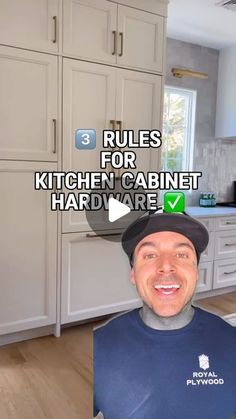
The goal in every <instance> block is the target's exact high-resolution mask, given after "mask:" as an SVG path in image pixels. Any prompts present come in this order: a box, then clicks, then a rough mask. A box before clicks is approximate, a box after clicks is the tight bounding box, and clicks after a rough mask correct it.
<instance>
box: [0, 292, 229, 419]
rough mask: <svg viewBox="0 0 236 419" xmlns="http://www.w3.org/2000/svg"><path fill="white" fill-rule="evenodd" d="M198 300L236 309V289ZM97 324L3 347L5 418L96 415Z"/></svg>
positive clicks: (0, 385)
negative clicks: (94, 349)
mask: <svg viewBox="0 0 236 419" xmlns="http://www.w3.org/2000/svg"><path fill="white" fill-rule="evenodd" d="M194 304H195V305H199V306H200V307H202V308H205V309H206V310H208V311H212V312H214V313H216V314H219V315H227V314H231V313H236V292H234V293H230V294H225V295H223V296H219V297H211V298H206V299H204V300H200V301H195V302H194ZM97 324H99V323H96V325H97ZM93 326H94V324H93V323H89V324H87V325H80V326H74V327H71V328H68V329H64V330H63V331H62V336H61V337H60V338H55V337H53V336H49V337H43V338H38V339H32V340H29V341H26V342H21V343H17V344H15V343H14V344H11V345H8V346H5V347H1V348H0V419H55V418H56V419H91V418H92V382H93V381H92V365H93V363H92V328H93Z"/></svg>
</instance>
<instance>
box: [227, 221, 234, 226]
mask: <svg viewBox="0 0 236 419" xmlns="http://www.w3.org/2000/svg"><path fill="white" fill-rule="evenodd" d="M225 224H228V225H236V221H226V223H225Z"/></svg>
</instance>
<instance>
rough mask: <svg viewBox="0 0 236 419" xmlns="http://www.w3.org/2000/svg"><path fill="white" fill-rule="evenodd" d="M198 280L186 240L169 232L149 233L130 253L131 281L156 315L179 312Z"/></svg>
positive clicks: (196, 270)
mask: <svg viewBox="0 0 236 419" xmlns="http://www.w3.org/2000/svg"><path fill="white" fill-rule="evenodd" d="M197 279H198V269H197V256H196V252H195V249H194V246H193V244H192V242H191V241H190V240H188V239H187V237H185V236H183V235H182V234H179V233H174V232H171V231H163V232H159V233H153V234H150V235H149V236H146V237H145V238H144V239H143V240H141V241H140V242H139V243H138V245H137V246H136V248H135V251H134V266H133V268H132V271H131V282H132V283H133V284H136V287H137V291H138V293H139V295H140V297H141V299H142V300H143V301H144V302H145V303H146V304H147V305H148V306H149V307H150V308H151V309H152V310H153V311H154V312H155V313H156V314H158V315H159V316H162V317H170V316H175V315H176V314H178V313H180V312H181V311H182V309H183V308H184V306H185V305H186V304H187V303H188V302H189V301H190V300H191V298H192V296H193V293H194V290H195V286H196V281H197Z"/></svg>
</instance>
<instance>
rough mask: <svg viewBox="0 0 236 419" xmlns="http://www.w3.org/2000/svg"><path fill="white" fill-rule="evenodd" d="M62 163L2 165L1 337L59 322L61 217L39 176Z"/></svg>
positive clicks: (0, 248) (0, 190)
mask: <svg viewBox="0 0 236 419" xmlns="http://www.w3.org/2000/svg"><path fill="white" fill-rule="evenodd" d="M50 170H56V164H49V163H37V164H36V163H29V162H28V163H26V162H6V161H1V162H0V195H1V209H0V213H1V217H0V224H1V228H0V230H1V235H0V289H1V292H0V334H6V333H12V332H16V331H21V330H25V329H31V328H35V327H39V326H45V325H49V324H53V323H55V322H56V275H57V214H56V213H55V212H52V211H51V210H50V192H49V191H36V190H34V171H50Z"/></svg>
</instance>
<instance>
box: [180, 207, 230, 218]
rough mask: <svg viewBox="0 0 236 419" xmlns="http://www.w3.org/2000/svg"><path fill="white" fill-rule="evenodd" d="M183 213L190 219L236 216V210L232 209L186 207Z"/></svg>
mask: <svg viewBox="0 0 236 419" xmlns="http://www.w3.org/2000/svg"><path fill="white" fill-rule="evenodd" d="M185 211H186V213H187V214H188V215H191V216H192V217H220V216H228V215H236V208H234V207H207V208H205V207H186V209H185Z"/></svg>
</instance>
